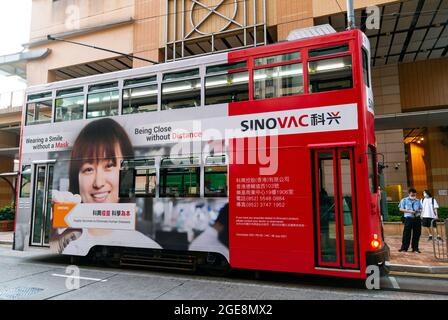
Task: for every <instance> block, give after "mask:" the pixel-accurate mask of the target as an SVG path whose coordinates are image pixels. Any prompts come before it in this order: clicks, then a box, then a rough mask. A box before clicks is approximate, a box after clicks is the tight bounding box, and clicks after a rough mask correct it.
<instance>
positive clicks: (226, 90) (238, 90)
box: [205, 61, 249, 105]
mask: <svg viewBox="0 0 448 320" xmlns="http://www.w3.org/2000/svg"><path fill="white" fill-rule="evenodd" d="M246 68H247V62H246V61H243V62H235V63H229V64H222V65H218V66H210V67H207V76H206V78H205V104H206V105H210V104H218V103H228V102H238V101H247V100H249V73H248V71H247V70H244V69H246Z"/></svg>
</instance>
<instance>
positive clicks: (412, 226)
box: [398, 188, 422, 253]
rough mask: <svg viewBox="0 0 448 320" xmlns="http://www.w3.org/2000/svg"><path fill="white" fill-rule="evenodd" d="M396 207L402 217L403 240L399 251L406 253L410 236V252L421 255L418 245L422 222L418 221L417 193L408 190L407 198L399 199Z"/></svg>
mask: <svg viewBox="0 0 448 320" xmlns="http://www.w3.org/2000/svg"><path fill="white" fill-rule="evenodd" d="M398 207H399V208H400V211H401V212H403V215H404V230H403V239H402V242H401V248H400V250H399V251H400V252H407V251H408V249H409V245H410V243H411V236H412V252H417V253H421V251H420V249H419V248H418V243H419V241H420V235H421V233H422V222H421V219H420V214H421V211H422V203H421V202H420V201H419V200H418V199H417V191H416V190H415V189H414V188H410V189H409V191H408V196H407V197H406V198H403V199H401V201H400V204H399V206H398Z"/></svg>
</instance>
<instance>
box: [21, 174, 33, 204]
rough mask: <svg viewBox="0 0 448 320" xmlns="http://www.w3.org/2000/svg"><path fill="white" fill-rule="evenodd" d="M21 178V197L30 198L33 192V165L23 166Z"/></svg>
mask: <svg viewBox="0 0 448 320" xmlns="http://www.w3.org/2000/svg"><path fill="white" fill-rule="evenodd" d="M20 180H21V181H20V198H29V197H30V194H31V193H30V190H31V166H22V172H21V173H20Z"/></svg>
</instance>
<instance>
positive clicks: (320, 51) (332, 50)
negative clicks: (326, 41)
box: [308, 44, 348, 58]
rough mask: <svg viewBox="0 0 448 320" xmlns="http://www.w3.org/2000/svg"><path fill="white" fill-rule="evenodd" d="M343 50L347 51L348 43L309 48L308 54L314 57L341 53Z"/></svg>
mask: <svg viewBox="0 0 448 320" xmlns="http://www.w3.org/2000/svg"><path fill="white" fill-rule="evenodd" d="M343 52H348V44H343V45H337V46H331V47H326V48H317V49H311V50H310V51H309V53H308V55H309V57H310V58H316V57H322V56H328V55H330V54H337V53H343Z"/></svg>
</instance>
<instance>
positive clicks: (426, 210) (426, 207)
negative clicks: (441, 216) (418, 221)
mask: <svg viewBox="0 0 448 320" xmlns="http://www.w3.org/2000/svg"><path fill="white" fill-rule="evenodd" d="M422 207H423V210H422V217H423V218H431V219H434V218H435V217H436V214H435V212H434V209H437V208H439V204H438V203H437V201H436V199H434V207H433V206H432V198H424V199H423V200H422Z"/></svg>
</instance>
